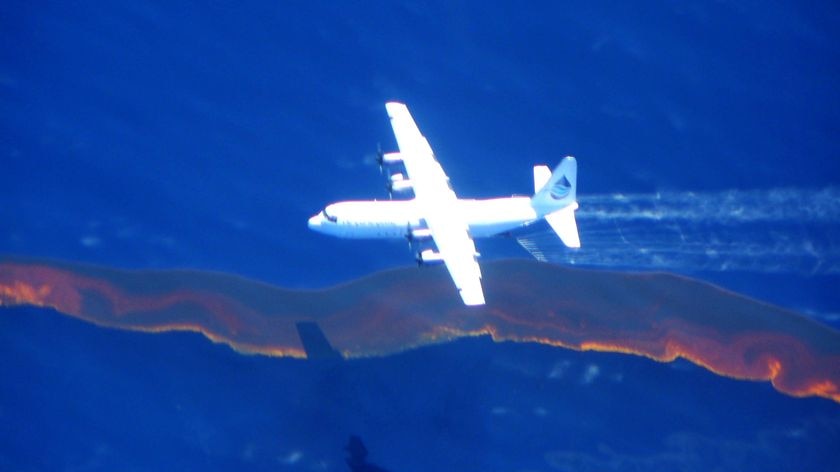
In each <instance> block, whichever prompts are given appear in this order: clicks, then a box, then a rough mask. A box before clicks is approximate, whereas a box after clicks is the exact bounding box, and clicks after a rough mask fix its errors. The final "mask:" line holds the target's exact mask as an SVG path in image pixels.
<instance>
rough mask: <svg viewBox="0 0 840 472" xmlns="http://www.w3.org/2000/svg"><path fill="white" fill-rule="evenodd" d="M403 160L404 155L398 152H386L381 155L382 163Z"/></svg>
mask: <svg viewBox="0 0 840 472" xmlns="http://www.w3.org/2000/svg"><path fill="white" fill-rule="evenodd" d="M402 160H403V158H402V155H400V153H398V152H386V153H385V154H380V155H379V163H380V164H397V163H399V162H402Z"/></svg>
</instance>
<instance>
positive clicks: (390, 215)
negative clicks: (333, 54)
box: [309, 102, 580, 306]
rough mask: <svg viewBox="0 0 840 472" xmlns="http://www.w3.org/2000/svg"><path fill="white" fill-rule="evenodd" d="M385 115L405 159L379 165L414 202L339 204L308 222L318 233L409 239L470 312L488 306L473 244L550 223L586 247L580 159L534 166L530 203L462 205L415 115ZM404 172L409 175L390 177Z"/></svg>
mask: <svg viewBox="0 0 840 472" xmlns="http://www.w3.org/2000/svg"><path fill="white" fill-rule="evenodd" d="M385 109H386V110H387V112H388V117H389V118H390V120H391V127H392V128H393V130H394V135H395V137H396V139H397V145H398V146H399V152H390V153H382V152H380V153H378V157H377V160H378V162H379V165H380V166H387V167H389V179H388V185H387V188H388V191H389V193H408V192H412V193H413V194H414V198H411V199H408V200H384V201H376V200H373V201H344V202H337V203H333V204H330V205H328V206H327V207H326V208H325V209H324V210H323V211H321V212H320V213H318V214H317V215H315V216H313V217H311V218H310V219H309V227H310V228H311V229H313V230H315V231H318V232H321V233H324V234H328V235H332V236H337V237H341V238H406V239H408V241H409V244H410V246H411V247H412V248H414V247H415V244H416V245H417V246H416V247H417V248H418V250H417V253H416V258H417V263H418V264H419V265H431V264H436V263H443V264H445V265H446V268H447V270H448V271H449V275H450V276H451V277H452V280H453V281H454V283H455V286H456V287H457V289H458V292H459V294H460V296H461V299H462V300H463V302H464V304H465V305H467V306H474V305H484V304H485V299H484V291H483V289H482V286H481V268H480V267H479V264H478V256H479V254H478V252H476V249H475V243H474V241H473V238H484V237H490V236H496V235H501V234H506V233H508V232H509V231H511V230H513V229H516V228H519V227H523V226H527V225H530V224H532V223H534V222H537V221H540V220H541V219H543V218H545V220H546V221H547V222H548V224H549V226H551V228H552V229H553V230H554V231H555V232H556V233H557V235H558V236H559V237H560V239H561V240H562V241H563V243H564V244H565V245H566V246H568V247H571V248H579V247H580V236H579V235H578V229H577V223H576V222H575V213H574V212H575V210H577V208H578V203H577V196H576V182H577V161H576V160H575V158H574V157H571V156H567V157H565V158H563V159H562V160H561V161H560V164H558V165H557V167H555V169H554V171H553V172H552V171H551V170H550V169H549V168H548V167H547V166H544V165H538V166H534V195H533V196H531V197H525V196H513V197H508V198H492V199H482V200H476V199H459V198H458V197H457V195H455V192H454V191H453V189H452V186H451V185H450V183H449V178H448V177H447V176H446V173H445V172H444V171H443V168H442V167H441V165H440V163H439V162H438V161H437V160H436V159H435V155H434V152H433V151H432V148H431V146H430V145H429V142H428V141H427V140H426V138H425V137H424V136H423V135H422V134H421V133H420V129H419V128H418V127H417V124H416V123H415V122H414V118H412V117H411V113H409V111H408V107H407V106H406V105H405V104H403V103H399V102H388V103H386V104H385ZM400 164H401V165H402V167H403V168H404V169H405V174H403V172H393V173H390V172H391V171H392V170H393V169H391V168H392V167H394V166H398V165H400ZM431 246H434V248H433V247H431Z"/></svg>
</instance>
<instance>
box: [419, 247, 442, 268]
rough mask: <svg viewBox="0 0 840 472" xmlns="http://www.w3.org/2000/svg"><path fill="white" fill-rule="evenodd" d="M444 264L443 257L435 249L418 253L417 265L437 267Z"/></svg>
mask: <svg viewBox="0 0 840 472" xmlns="http://www.w3.org/2000/svg"><path fill="white" fill-rule="evenodd" d="M442 263H443V256H441V255H440V253H439V252H436V251H435V250H434V249H426V250H423V251H420V252H418V253H417V264H419V265H435V264H442Z"/></svg>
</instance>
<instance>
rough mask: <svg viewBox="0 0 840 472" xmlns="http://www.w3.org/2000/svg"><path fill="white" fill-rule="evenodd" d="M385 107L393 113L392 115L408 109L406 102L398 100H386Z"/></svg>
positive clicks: (389, 112) (390, 113)
mask: <svg viewBox="0 0 840 472" xmlns="http://www.w3.org/2000/svg"><path fill="white" fill-rule="evenodd" d="M385 109H386V110H387V111H388V114H389V115H391V116H394V115H395V114H397V113H398V112H400V111H403V110H405V111H408V107H407V106H406V105H405V103H402V102H396V101H391V102H386V103H385Z"/></svg>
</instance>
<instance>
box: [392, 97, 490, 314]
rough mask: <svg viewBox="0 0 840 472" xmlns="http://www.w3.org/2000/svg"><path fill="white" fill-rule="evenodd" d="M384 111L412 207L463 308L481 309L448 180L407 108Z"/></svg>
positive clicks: (476, 274) (475, 269) (470, 245)
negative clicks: (417, 211) (409, 184)
mask: <svg viewBox="0 0 840 472" xmlns="http://www.w3.org/2000/svg"><path fill="white" fill-rule="evenodd" d="M385 108H386V109H387V111H388V117H389V118H390V119H391V127H392V128H393V129H394V136H395V137H396V138H397V145H398V146H399V148H400V156H401V157H402V161H403V164H404V165H405V171H406V173H407V174H408V177H409V179H410V180H411V182H412V189H413V190H414V197H415V203H416V204H417V206H418V208H419V209H420V212H421V214H422V215H423V218H424V219H425V221H426V225H427V226H428V227H429V230H430V231H431V233H432V239H433V240H434V242H435V245H436V246H437V249H438V252H439V253H440V256H441V258H442V259H443V262H444V263H445V264H446V269H447V270H448V271H449V275H450V276H451V277H452V280H453V281H454V282H455V286H456V287H457V288H458V292H459V293H460V295H461V299H462V300H463V301H464V304H465V305H483V304H484V291H483V290H482V288H481V269H480V267H479V265H478V261H477V260H476V257H477V253H476V250H475V243H474V242H473V240H472V237H470V234H469V231H468V227H467V223H466V219H465V218H464V216H463V215H461V214H460V212H459V210H458V208H460V207H459V205H458V204H457V201H458V197H457V196H456V195H455V192H454V191H453V190H452V188H451V187H450V186H449V178H448V177H447V176H446V173H445V172H444V171H443V168H442V167H441V166H440V163H439V162H438V161H437V160H436V159H435V155H434V152H432V147H431V146H430V145H429V142H428V141H427V140H426V138H425V137H424V136H423V135H422V134H421V133H420V129H419V128H418V127H417V124H416V123H415V122H414V118H412V117H411V113H409V111H408V107H406V106H405V105H404V104H402V103H397V102H389V103H387V104H385Z"/></svg>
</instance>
